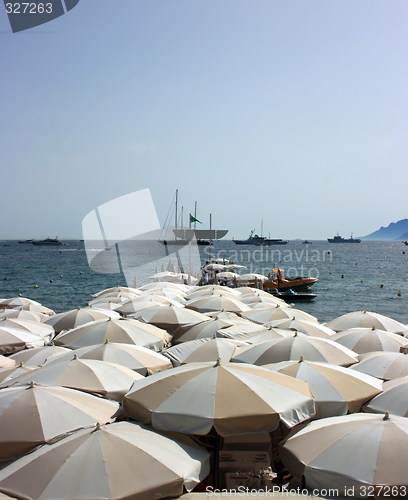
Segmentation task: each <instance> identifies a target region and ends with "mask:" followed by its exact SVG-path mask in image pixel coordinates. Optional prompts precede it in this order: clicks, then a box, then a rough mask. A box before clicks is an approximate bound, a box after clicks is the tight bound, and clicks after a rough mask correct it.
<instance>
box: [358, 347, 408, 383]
mask: <svg viewBox="0 0 408 500" xmlns="http://www.w3.org/2000/svg"><path fill="white" fill-rule="evenodd" d="M350 368H351V369H352V370H357V371H359V372H362V373H366V374H367V375H371V376H373V377H377V378H381V379H383V380H391V379H394V378H399V377H405V376H406V375H408V356H407V355H406V354H402V353H398V352H369V353H366V354H360V356H359V362H358V363H357V364H355V365H353V366H351V367H350Z"/></svg>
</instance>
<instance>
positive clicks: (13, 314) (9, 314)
mask: <svg viewBox="0 0 408 500" xmlns="http://www.w3.org/2000/svg"><path fill="white" fill-rule="evenodd" d="M3 318H15V319H28V320H29V321H38V322H42V321H45V320H47V319H48V318H49V316H48V314H42V313H36V312H32V311H25V310H24V309H0V319H3Z"/></svg>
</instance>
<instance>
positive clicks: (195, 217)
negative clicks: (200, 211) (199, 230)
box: [194, 201, 197, 231]
mask: <svg viewBox="0 0 408 500" xmlns="http://www.w3.org/2000/svg"><path fill="white" fill-rule="evenodd" d="M194 219H197V202H196V201H195V202H194ZM196 227H197V222H195V221H194V231H195V230H196Z"/></svg>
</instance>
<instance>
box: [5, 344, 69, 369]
mask: <svg viewBox="0 0 408 500" xmlns="http://www.w3.org/2000/svg"><path fill="white" fill-rule="evenodd" d="M63 354H69V355H71V356H72V350H71V349H67V348H66V347H59V346H56V345H46V346H43V347H37V348H35V349H25V350H24V351H19V352H16V353H15V354H12V355H11V356H10V359H12V360H14V361H15V362H16V363H24V365H25V366H28V367H30V368H37V367H39V366H41V365H43V364H44V363H45V362H46V361H47V360H51V359H54V358H56V357H60V356H62V355H63Z"/></svg>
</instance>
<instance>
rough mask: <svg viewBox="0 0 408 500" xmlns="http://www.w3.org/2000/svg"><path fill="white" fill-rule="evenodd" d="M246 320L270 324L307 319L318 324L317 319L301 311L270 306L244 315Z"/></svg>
mask: <svg viewBox="0 0 408 500" xmlns="http://www.w3.org/2000/svg"><path fill="white" fill-rule="evenodd" d="M242 316H243V317H244V318H247V319H250V320H251V321H254V322H255V323H268V322H270V321H274V320H278V319H305V320H306V321H312V322H315V323H317V322H318V321H317V318H315V317H314V316H312V315H311V314H308V313H306V312H304V311H301V310H300V309H294V308H288V307H286V306H285V307H283V306H282V307H281V306H279V305H277V306H273V305H270V306H269V305H268V306H267V307H263V308H262V309H253V310H252V311H248V312H244V313H242Z"/></svg>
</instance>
